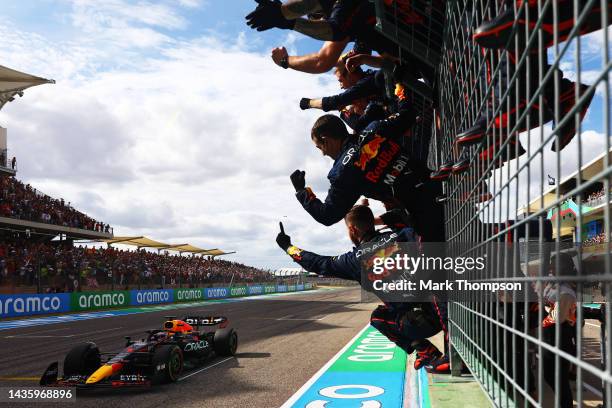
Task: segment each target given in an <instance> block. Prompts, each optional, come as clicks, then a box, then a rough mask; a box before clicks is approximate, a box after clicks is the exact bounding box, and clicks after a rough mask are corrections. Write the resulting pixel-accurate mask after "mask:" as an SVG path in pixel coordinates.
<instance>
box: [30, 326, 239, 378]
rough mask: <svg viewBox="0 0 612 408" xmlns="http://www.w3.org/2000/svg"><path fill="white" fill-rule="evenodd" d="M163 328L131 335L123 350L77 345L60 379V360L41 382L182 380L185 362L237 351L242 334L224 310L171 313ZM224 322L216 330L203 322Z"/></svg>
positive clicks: (52, 365) (202, 361) (67, 356)
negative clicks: (135, 337)
mask: <svg viewBox="0 0 612 408" xmlns="http://www.w3.org/2000/svg"><path fill="white" fill-rule="evenodd" d="M166 319H167V320H166V321H165V322H164V325H163V329H156V330H148V331H147V337H146V338H143V339H142V340H140V341H132V340H131V339H130V338H129V337H126V340H127V341H126V344H125V348H124V349H123V350H122V351H121V352H119V353H100V350H99V349H98V347H97V346H96V344H95V343H92V342H87V343H82V344H78V345H76V346H74V347H73V348H72V350H70V351H69V352H68V354H67V355H66V358H65V359H64V375H63V376H62V377H61V378H59V379H58V373H59V365H58V362H57V361H56V362H54V363H51V364H50V365H49V367H48V368H47V370H46V371H45V372H44V374H43V375H42V377H41V379H40V385H42V386H66V387H77V388H100V387H130V386H136V387H138V386H145V387H147V386H151V385H153V384H161V383H168V382H174V381H177V380H178V378H179V376H180V375H181V373H182V372H183V369H184V367H185V366H186V365H191V366H197V365H200V364H203V363H204V362H205V361H207V360H208V359H210V358H211V357H213V356H215V355H217V356H232V355H234V354H235V353H236V349H237V347H238V335H237V334H236V331H235V330H234V329H231V328H228V327H227V326H228V324H229V321H228V319H227V318H226V317H223V316H210V317H202V316H188V317H185V318H183V319H182V320H177V319H174V317H173V316H171V317H167V318H166ZM210 326H219V327H218V328H217V329H216V330H213V331H208V332H206V331H204V330H200V328H202V327H210Z"/></svg>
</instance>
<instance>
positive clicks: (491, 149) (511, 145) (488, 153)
mask: <svg viewBox="0 0 612 408" xmlns="http://www.w3.org/2000/svg"><path fill="white" fill-rule="evenodd" d="M502 143H503V142H502V141H500V140H496V141H495V143H493V144H492V145H490V146H488V147H486V148H485V149H484V150H483V151H482V152H480V154H479V159H480V163H481V164H480V165H481V168H482V170H483V171H484V170H486V169H487V167H488V165H489V163H490V162H491V161H492V160H493V159H494V157H495V155H496V154H497V152H498V151H499V148H500V146H501V145H502ZM517 149H518V152H517ZM525 152H526V150H525V149H524V148H523V146H522V145H521V141H520V140H519V139H518V138H517V137H516V136H514V137H512V138H511V139H510V141H509V142H508V144H507V145H506V146H505V147H504V148H503V151H502V153H501V154H500V155H499V157H497V161H496V162H495V165H494V166H493V169H494V170H495V169H498V168H499V167H501V166H503V165H504V163H505V162H507V161H510V160H512V159H516V158H517V157H519V156H522V155H523V154H525Z"/></svg>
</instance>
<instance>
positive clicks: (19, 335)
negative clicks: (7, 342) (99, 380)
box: [4, 327, 123, 339]
mask: <svg viewBox="0 0 612 408" xmlns="http://www.w3.org/2000/svg"><path fill="white" fill-rule="evenodd" d="M119 329H123V327H113V328H112V329H104V330H95V331H90V332H82V333H74V334H64V335H43V336H39V335H36V334H34V335H32V334H30V333H27V334H15V335H13V336H4V338H5V339H16V338H19V339H29V338H32V339H43V338H70V337H76V336H85V335H90V334H98V333H105V332H109V331H114V330H119Z"/></svg>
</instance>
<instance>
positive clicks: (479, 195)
mask: <svg viewBox="0 0 612 408" xmlns="http://www.w3.org/2000/svg"><path fill="white" fill-rule="evenodd" d="M492 198H493V194H491V192H490V191H489V185H488V184H487V182H483V184H481V185H479V186H478V187H477V188H476V189H475V191H467V192H465V193H463V194H462V195H461V202H462V203H465V202H471V203H474V204H482V203H486V202H487V201H489V200H491V199H492Z"/></svg>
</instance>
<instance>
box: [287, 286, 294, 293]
mask: <svg viewBox="0 0 612 408" xmlns="http://www.w3.org/2000/svg"><path fill="white" fill-rule="evenodd" d="M287 292H295V285H288V286H287Z"/></svg>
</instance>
